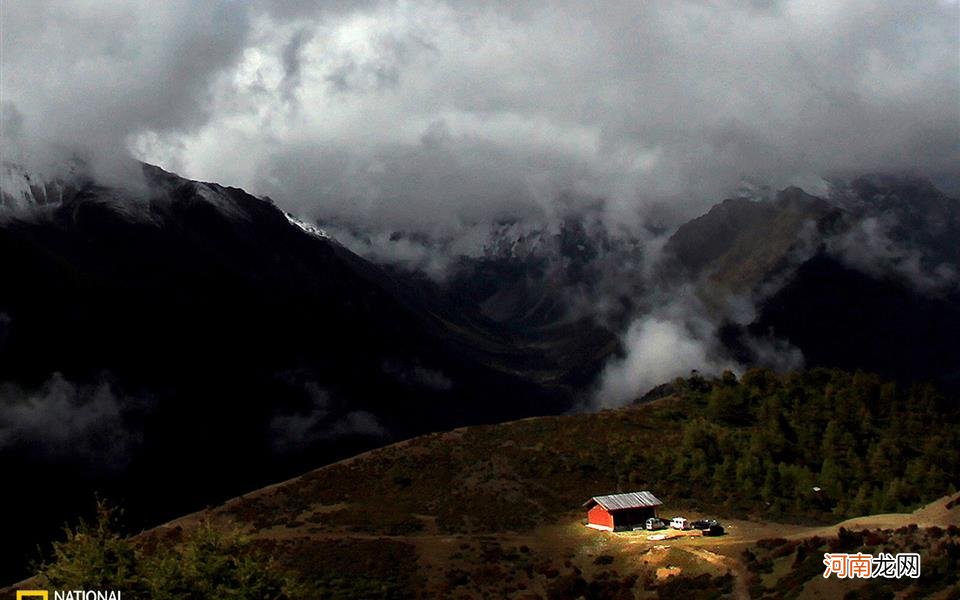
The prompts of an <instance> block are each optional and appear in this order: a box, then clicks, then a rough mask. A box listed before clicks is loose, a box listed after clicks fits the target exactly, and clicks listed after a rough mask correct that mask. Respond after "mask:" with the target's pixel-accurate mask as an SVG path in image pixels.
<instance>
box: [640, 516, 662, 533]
mask: <svg viewBox="0 0 960 600" xmlns="http://www.w3.org/2000/svg"><path fill="white" fill-rule="evenodd" d="M645 525H646V528H647V531H655V530H657V529H666V527H667V522H666V521H664V520H663V519H661V518H660V517H650V518H649V519H647V522H646V524H645Z"/></svg>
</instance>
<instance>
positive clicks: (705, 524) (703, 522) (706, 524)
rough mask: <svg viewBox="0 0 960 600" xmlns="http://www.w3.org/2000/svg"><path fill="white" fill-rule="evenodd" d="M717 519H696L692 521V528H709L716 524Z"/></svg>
mask: <svg viewBox="0 0 960 600" xmlns="http://www.w3.org/2000/svg"><path fill="white" fill-rule="evenodd" d="M715 524H716V520H714V519H697V520H696V521H691V522H690V528H691V529H709V528H710V526H711V525H715Z"/></svg>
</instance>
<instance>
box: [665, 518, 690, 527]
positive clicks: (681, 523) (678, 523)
mask: <svg viewBox="0 0 960 600" xmlns="http://www.w3.org/2000/svg"><path fill="white" fill-rule="evenodd" d="M670 527H671V528H672V529H689V528H690V526H689V525H688V524H687V520H686V519H684V518H683V517H674V518H673V519H671V521H670Z"/></svg>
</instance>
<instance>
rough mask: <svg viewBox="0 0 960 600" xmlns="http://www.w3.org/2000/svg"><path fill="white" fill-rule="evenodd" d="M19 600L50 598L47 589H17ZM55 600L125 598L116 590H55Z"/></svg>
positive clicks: (120, 599) (113, 599)
mask: <svg viewBox="0 0 960 600" xmlns="http://www.w3.org/2000/svg"><path fill="white" fill-rule="evenodd" d="M17 600H50V592H49V591H47V590H17ZM53 600H123V598H122V597H121V596H120V592H118V591H116V590H110V591H103V590H53Z"/></svg>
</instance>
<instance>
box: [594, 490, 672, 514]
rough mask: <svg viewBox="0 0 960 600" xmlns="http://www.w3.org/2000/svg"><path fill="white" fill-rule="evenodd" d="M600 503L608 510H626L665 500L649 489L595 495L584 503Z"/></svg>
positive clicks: (659, 503)
mask: <svg viewBox="0 0 960 600" xmlns="http://www.w3.org/2000/svg"><path fill="white" fill-rule="evenodd" d="M591 504H599V505H600V506H602V507H603V508H605V509H606V510H624V509H627V508H645V507H649V506H660V505H661V504H663V502H660V499H659V498H657V497H656V496H654V495H653V494H651V493H650V492H647V491H642V492H627V493H625V494H612V495H610V496H594V497H593V498H590V499H589V500H587V501H586V502H584V503H583V505H584V506H590V505H591Z"/></svg>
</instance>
